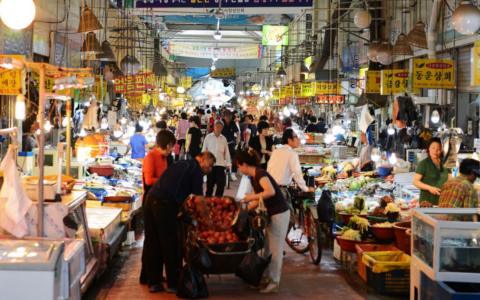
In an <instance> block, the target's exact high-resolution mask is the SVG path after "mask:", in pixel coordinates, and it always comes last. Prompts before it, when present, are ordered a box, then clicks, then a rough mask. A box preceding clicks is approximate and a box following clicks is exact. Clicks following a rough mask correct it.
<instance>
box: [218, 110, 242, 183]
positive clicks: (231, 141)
mask: <svg viewBox="0 0 480 300" xmlns="http://www.w3.org/2000/svg"><path fill="white" fill-rule="evenodd" d="M223 124H224V125H223V129H222V135H223V136H224V137H225V138H226V139H227V142H228V150H229V151H230V157H232V158H233V157H235V154H236V153H237V152H236V150H235V148H236V147H237V145H238V143H239V141H240V134H239V130H238V127H237V124H235V122H234V121H233V116H232V112H231V111H229V110H228V109H226V110H225V113H224V119H223ZM235 134H237V136H235ZM236 172H237V167H236V166H235V165H232V176H231V179H232V180H233V181H236V180H237V177H236V176H235V173H236Z"/></svg>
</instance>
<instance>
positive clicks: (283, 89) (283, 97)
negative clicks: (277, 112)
mask: <svg viewBox="0 0 480 300" xmlns="http://www.w3.org/2000/svg"><path fill="white" fill-rule="evenodd" d="M280 99H285V88H284V87H282V88H280Z"/></svg>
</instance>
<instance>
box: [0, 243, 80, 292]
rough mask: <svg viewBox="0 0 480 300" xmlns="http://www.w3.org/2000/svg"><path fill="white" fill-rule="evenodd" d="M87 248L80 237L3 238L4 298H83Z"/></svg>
mask: <svg viewBox="0 0 480 300" xmlns="http://www.w3.org/2000/svg"><path fill="white" fill-rule="evenodd" d="M84 248H85V245H84V242H83V241H80V240H52V239H41V238H38V239H25V240H18V239H13V238H12V239H8V238H2V239H0V292H1V295H2V296H1V298H2V299H16V300H24V299H25V300H30V299H36V300H44V299H45V300H47V299H48V300H51V299H58V300H64V299H71V300H77V299H78V300H80V297H81V295H80V278H81V276H82V275H83V274H84V273H85V250H84Z"/></svg>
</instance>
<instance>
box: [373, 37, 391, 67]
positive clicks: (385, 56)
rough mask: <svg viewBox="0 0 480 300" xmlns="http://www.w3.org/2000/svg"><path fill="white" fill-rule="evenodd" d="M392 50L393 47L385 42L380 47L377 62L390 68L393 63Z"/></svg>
mask: <svg viewBox="0 0 480 300" xmlns="http://www.w3.org/2000/svg"><path fill="white" fill-rule="evenodd" d="M392 48H393V46H392V45H391V44H390V42H388V41H385V42H383V43H382V45H381V46H380V47H378V49H377V60H378V62H379V63H381V64H382V65H384V66H388V65H389V64H391V63H392V62H393V56H392Z"/></svg>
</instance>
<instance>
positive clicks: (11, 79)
mask: <svg viewBox="0 0 480 300" xmlns="http://www.w3.org/2000/svg"><path fill="white" fill-rule="evenodd" d="M5 57H10V58H12V59H17V60H20V61H23V56H22V55H0V58H1V59H2V61H3V59H4V58H5ZM23 82H24V81H23V78H22V70H19V69H13V70H11V71H7V72H3V73H1V74H0V95H18V94H23V93H22V86H23Z"/></svg>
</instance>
